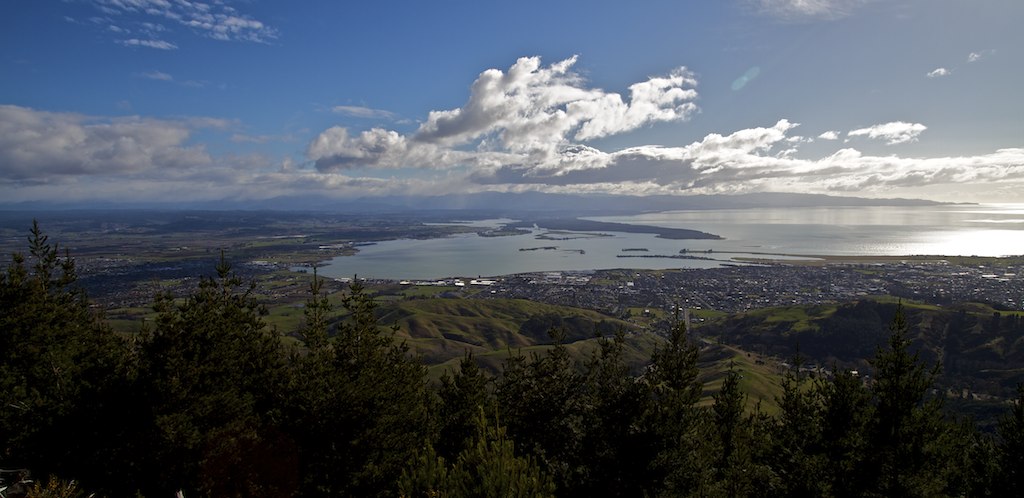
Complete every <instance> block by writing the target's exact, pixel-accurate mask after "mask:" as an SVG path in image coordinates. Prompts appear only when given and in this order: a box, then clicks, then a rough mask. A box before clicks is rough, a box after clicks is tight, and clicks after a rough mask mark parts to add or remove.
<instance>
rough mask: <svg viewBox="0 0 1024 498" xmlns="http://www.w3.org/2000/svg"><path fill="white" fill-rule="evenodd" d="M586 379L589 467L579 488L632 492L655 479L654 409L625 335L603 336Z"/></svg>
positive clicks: (585, 444)
mask: <svg viewBox="0 0 1024 498" xmlns="http://www.w3.org/2000/svg"><path fill="white" fill-rule="evenodd" d="M598 344H599V348H598V349H597V350H596V351H595V352H594V353H593V354H592V356H591V358H590V359H589V360H588V361H587V364H586V368H585V370H586V373H585V375H584V379H583V380H584V382H585V386H586V392H585V394H584V396H585V402H584V404H583V405H584V437H583V449H582V454H583V455H584V465H583V467H584V469H583V471H582V472H581V479H582V480H581V482H579V483H578V485H577V486H576V487H577V489H578V492H579V493H580V494H582V495H586V496H597V495H602V496H632V495H635V494H636V493H637V491H638V490H640V489H642V488H643V486H644V485H645V484H646V483H647V481H648V480H649V479H650V475H649V473H650V471H649V469H648V463H649V461H650V460H651V458H652V456H653V455H652V454H651V449H652V447H653V446H652V445H651V442H650V437H651V434H650V432H649V431H648V430H646V428H645V427H644V426H643V422H644V419H643V417H644V415H645V414H646V413H647V411H648V410H649V408H650V391H649V389H648V386H647V384H646V383H643V382H637V380H636V378H635V377H634V376H633V375H631V373H630V370H629V367H628V365H626V363H625V361H624V360H623V358H622V352H623V347H624V345H625V335H624V333H623V332H622V331H621V330H619V331H618V332H617V333H616V334H615V335H614V336H613V337H611V338H600V339H598Z"/></svg>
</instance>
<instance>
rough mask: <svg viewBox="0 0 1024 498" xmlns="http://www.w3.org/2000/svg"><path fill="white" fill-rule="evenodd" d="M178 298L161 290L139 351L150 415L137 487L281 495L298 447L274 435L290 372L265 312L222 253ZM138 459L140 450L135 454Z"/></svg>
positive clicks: (291, 479) (289, 485) (293, 476)
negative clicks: (210, 273) (211, 271)
mask: <svg viewBox="0 0 1024 498" xmlns="http://www.w3.org/2000/svg"><path fill="white" fill-rule="evenodd" d="M216 269H217V277H216V278H203V279H202V281H201V282H200V284H199V289H198V290H197V291H196V293H195V294H193V295H191V296H189V297H187V298H185V299H184V301H182V302H176V301H175V299H174V298H173V296H170V295H168V294H161V295H159V296H158V297H157V300H156V304H155V305H154V308H155V309H156V311H157V313H158V316H157V318H156V320H155V323H154V324H153V325H152V328H150V329H149V330H147V331H145V332H144V336H145V337H144V339H143V340H142V342H141V345H140V348H139V361H140V382H141V385H142V389H143V391H144V393H145V403H146V406H147V407H148V410H149V412H150V414H149V420H151V421H152V427H151V429H150V431H151V434H150V437H149V438H148V439H149V441H151V447H150V448H149V451H147V452H146V453H145V454H144V456H145V457H148V458H144V460H145V461H146V463H147V464H148V467H147V469H146V472H147V475H146V477H145V480H144V483H145V487H144V491H145V492H147V493H153V494H155V493H166V492H168V490H178V489H180V490H184V491H185V494H186V495H197V494H198V495H213V496H248V495H254V494H261V493H268V494H274V495H287V494H290V493H291V492H293V490H294V489H295V487H296V485H297V472H296V462H295V460H296V448H295V445H294V443H293V442H292V441H291V440H290V439H289V438H287V437H286V436H284V435H283V433H281V431H280V430H279V428H278V427H279V423H280V419H281V399H282V395H283V393H284V388H285V385H286V382H287V379H288V371H287V367H288V365H287V362H286V361H285V355H284V354H283V351H282V349H281V342H280V338H279V337H278V336H277V335H276V334H275V333H272V331H270V330H268V329H267V327H266V326H265V323H264V322H263V319H262V315H264V314H265V313H266V310H265V309H264V308H263V306H261V305H260V304H259V303H258V302H257V300H256V299H255V297H254V295H253V290H254V285H249V286H248V288H245V289H244V290H243V287H242V281H241V279H239V278H238V277H237V276H236V275H234V274H232V273H231V267H230V265H229V264H228V263H227V261H226V260H225V259H224V255H223V253H222V254H221V260H220V263H219V264H218V265H217V268H216ZM140 457H143V455H140Z"/></svg>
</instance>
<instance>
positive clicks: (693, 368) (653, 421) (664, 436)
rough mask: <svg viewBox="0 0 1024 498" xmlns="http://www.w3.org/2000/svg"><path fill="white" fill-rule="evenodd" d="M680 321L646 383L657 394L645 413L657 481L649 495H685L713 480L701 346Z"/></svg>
mask: <svg viewBox="0 0 1024 498" xmlns="http://www.w3.org/2000/svg"><path fill="white" fill-rule="evenodd" d="M686 332H687V330H686V325H685V324H684V323H682V322H677V323H676V324H675V326H673V327H672V329H671V331H670V334H669V340H668V342H667V343H666V344H665V345H664V346H662V347H660V348H658V349H657V350H656V351H655V352H654V353H653V354H652V355H651V365H650V366H649V368H648V369H647V372H645V374H644V377H643V382H644V383H645V384H646V386H647V389H649V393H650V396H651V401H650V404H649V405H648V411H647V413H646V414H645V415H644V422H643V433H642V434H641V438H643V439H642V441H644V440H645V442H646V443H647V444H650V445H651V446H652V450H651V453H652V456H651V457H650V458H649V460H648V461H650V470H651V480H650V483H649V484H648V486H647V487H646V489H644V490H643V492H644V494H648V495H654V494H659V493H660V494H664V495H668V496H672V495H684V494H686V493H689V492H691V491H692V490H699V489H703V488H705V487H706V486H707V483H708V481H709V479H710V474H709V469H708V458H709V456H708V453H707V448H706V443H705V441H706V440H705V438H704V437H703V434H702V432H703V425H702V417H703V415H704V410H703V409H702V408H700V407H698V406H697V402H698V401H700V397H701V393H702V390H703V385H702V384H701V383H700V382H699V380H698V374H699V373H700V372H699V370H698V368H697V358H698V349H697V346H696V345H695V344H693V343H692V342H691V341H690V340H689V339H688V338H687V336H686Z"/></svg>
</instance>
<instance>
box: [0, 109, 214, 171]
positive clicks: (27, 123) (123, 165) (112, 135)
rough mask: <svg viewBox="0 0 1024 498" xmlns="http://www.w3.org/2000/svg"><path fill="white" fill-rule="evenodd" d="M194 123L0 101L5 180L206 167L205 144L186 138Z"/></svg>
mask: <svg viewBox="0 0 1024 498" xmlns="http://www.w3.org/2000/svg"><path fill="white" fill-rule="evenodd" d="M219 124H222V123H218V121H217V120H199V121H196V122H194V123H187V122H181V121H167V120H157V119H145V118H139V117H129V118H116V119H105V118H95V117H89V116H84V115H80V114H72V113H54V112H46V111H39V110H35V109H31V108H27V107H19V106H12V105H4V106H0V179H6V180H25V179H45V178H50V177H55V176H78V175H117V174H126V173H136V172H141V171H146V170H154V169H181V168H191V167H198V166H204V165H208V164H210V163H211V158H210V156H209V154H207V152H206V150H205V149H204V148H203V147H202V146H190V145H187V144H186V142H187V140H188V138H189V136H190V134H191V129H192V128H193V127H199V126H204V127H214V126H218V125H219Z"/></svg>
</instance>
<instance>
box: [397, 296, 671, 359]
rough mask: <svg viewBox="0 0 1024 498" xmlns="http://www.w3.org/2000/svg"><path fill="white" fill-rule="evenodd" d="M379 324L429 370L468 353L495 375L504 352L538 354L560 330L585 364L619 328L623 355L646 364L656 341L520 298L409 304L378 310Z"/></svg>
mask: <svg viewBox="0 0 1024 498" xmlns="http://www.w3.org/2000/svg"><path fill="white" fill-rule="evenodd" d="M378 317H379V318H378V320H379V322H380V323H381V324H382V325H396V326H397V327H398V338H399V339H401V340H404V341H405V342H406V344H407V345H408V346H409V347H410V349H411V352H412V353H413V354H416V355H418V356H420V357H421V358H422V359H423V361H424V363H426V364H427V365H432V366H442V365H443V366H448V367H450V366H454V365H457V364H458V361H459V360H460V359H461V358H462V357H463V356H465V354H466V353H467V352H471V353H473V355H474V356H475V357H476V358H477V360H478V362H479V363H480V364H481V366H482V367H484V368H485V369H486V370H489V371H490V372H491V373H494V374H497V373H500V372H501V363H502V361H504V359H505V358H507V357H508V354H509V352H513V353H515V352H516V351H523V352H524V353H526V352H529V351H541V350H544V349H546V348H547V347H550V346H551V344H552V343H553V340H552V338H551V336H550V335H549V334H548V332H549V331H550V330H551V329H552V328H557V329H560V330H563V331H564V333H565V339H564V342H565V343H566V344H567V345H568V346H569V347H570V348H571V349H572V350H573V351H574V352H576V353H578V355H577V357H578V360H579V361H584V360H585V358H586V357H587V356H588V355H589V352H590V351H591V350H592V349H593V348H595V347H596V342H595V340H594V339H595V337H596V336H597V335H598V334H600V335H604V336H609V335H612V334H613V333H615V332H616V331H617V330H619V329H622V330H624V331H626V332H627V334H628V336H629V340H628V345H629V348H628V349H629V350H628V351H627V352H626V355H627V356H629V357H630V358H632V360H633V361H634V363H635V364H638V365H639V364H641V363H645V362H646V360H645V358H647V357H648V356H649V354H650V352H651V350H653V346H654V344H656V343H657V341H658V339H657V338H655V337H654V336H653V335H651V334H649V333H647V332H644V331H641V330H639V329H638V328H637V327H636V326H635V325H632V324H630V323H628V322H625V321H622V320H619V319H616V318H611V317H608V316H606V315H603V314H601V313H598V312H596V311H590V310H584V309H580V308H571V307H567V306H555V305H550V304H543V303H537V302H533V301H527V300H523V299H443V298H435V299H413V300H407V301H400V302H396V303H392V304H386V305H382V306H381V307H380V308H379V310H378Z"/></svg>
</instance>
